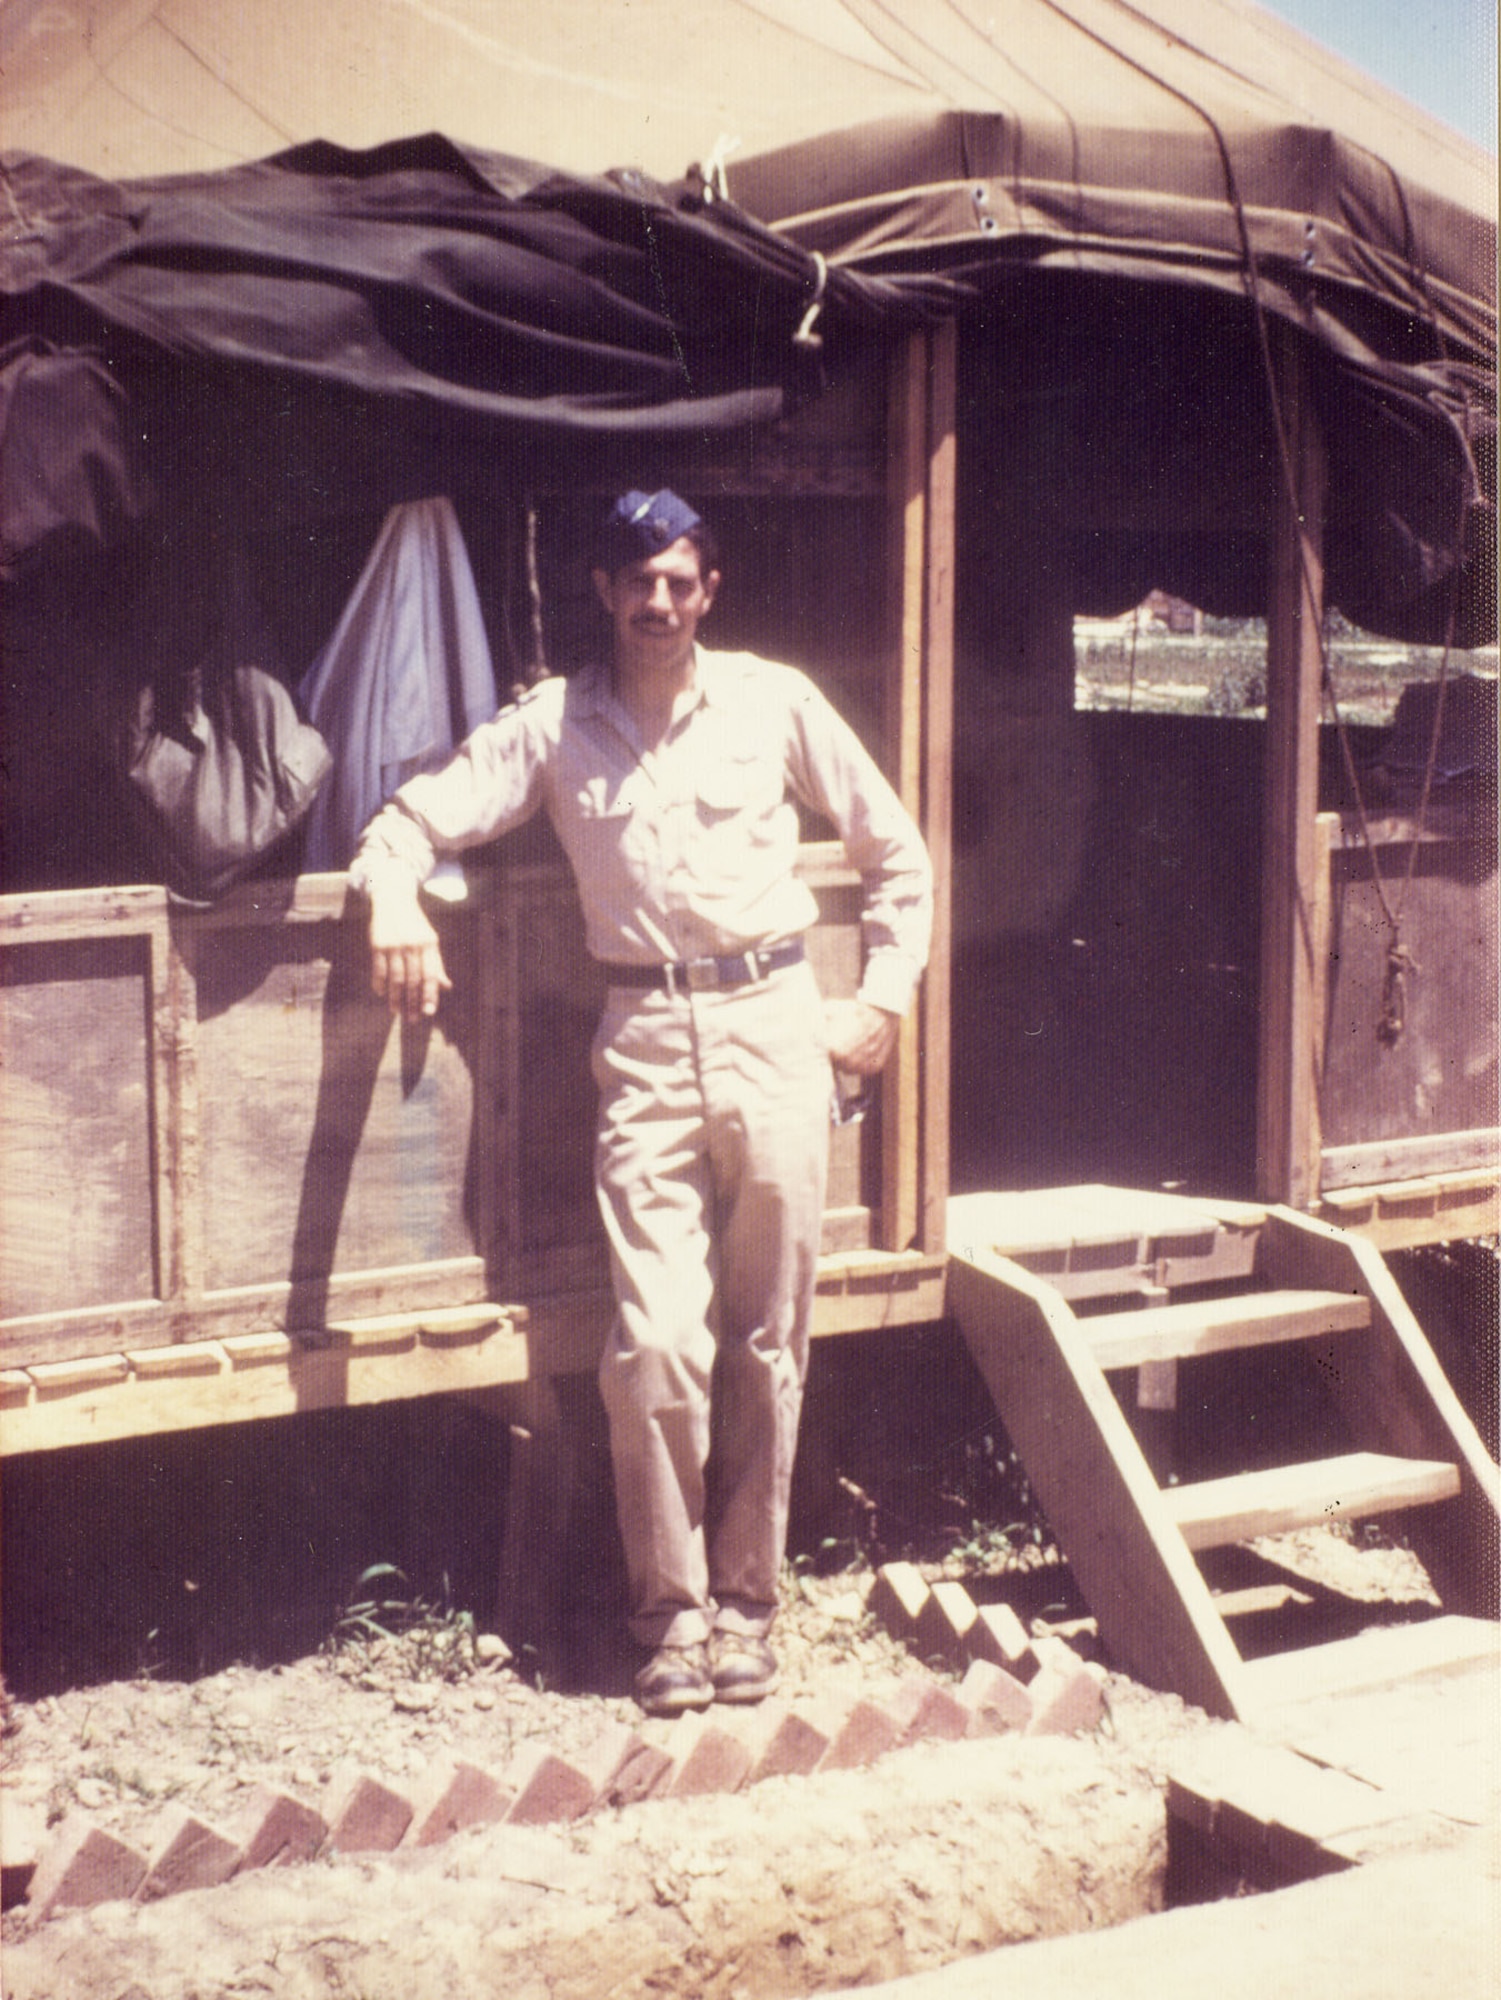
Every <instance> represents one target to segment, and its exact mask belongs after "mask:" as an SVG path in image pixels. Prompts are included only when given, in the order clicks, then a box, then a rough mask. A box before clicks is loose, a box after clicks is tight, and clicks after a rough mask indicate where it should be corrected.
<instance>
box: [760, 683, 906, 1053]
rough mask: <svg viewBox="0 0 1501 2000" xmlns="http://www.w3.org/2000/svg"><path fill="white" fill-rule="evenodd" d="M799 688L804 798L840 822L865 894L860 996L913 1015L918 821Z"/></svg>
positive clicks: (849, 736) (822, 703)
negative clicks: (862, 967)
mask: <svg viewBox="0 0 1501 2000" xmlns="http://www.w3.org/2000/svg"><path fill="white" fill-rule="evenodd" d="M787 671H788V672H790V673H793V674H794V677H795V681H797V682H801V684H802V685H801V688H800V689H798V690H797V691H796V695H795V698H794V701H793V704H792V710H791V715H792V721H793V725H794V736H793V752H792V776H793V783H794V787H795V789H796V791H797V794H798V796H799V797H800V798H801V799H802V800H803V801H804V803H805V804H807V805H811V806H813V807H814V808H815V809H816V810H817V811H818V812H821V813H822V814H823V815H824V817H825V818H826V819H828V820H829V821H831V822H832V824H833V826H834V828H835V831H836V832H837V833H838V835H839V837H840V839H841V840H842V841H843V843H844V849H845V853H846V854H847V855H848V856H849V859H850V865H851V866H852V867H853V868H855V869H857V870H858V871H859V875H860V879H861V882H862V884H863V887H864V903H863V907H862V913H861V915H862V926H863V933H864V946H865V968H864V972H863V974H862V976H861V980H860V988H859V997H860V998H861V999H862V1000H864V1001H867V1002H869V1004H870V1005H871V1006H873V1007H881V1008H884V1009H885V1010H886V1012H887V1013H890V1014H905V1013H906V1012H907V1010H908V1008H909V1007H910V1006H911V1004H912V999H913V995H914V994H915V993H916V991H917V983H918V981H919V979H920V978H921V977H922V973H923V968H924V967H925V966H926V964H927V962H928V951H929V947H930V944H931V941H932V933H933V869H932V864H931V862H930V860H929V858H928V851H927V847H926V845H925V844H924V841H923V837H922V835H921V833H920V832H919V831H918V828H917V825H916V822H915V821H914V820H913V818H912V816H911V814H910V813H909V812H908V811H907V809H906V807H905V806H904V805H903V804H902V802H901V800H900V799H899V798H898V797H897V795H896V792H895V790H894V789H893V788H892V786H891V784H890V783H889V782H888V780H887V778H886V777H885V775H884V773H883V772H882V771H881V769H880V767H879V766H878V765H877V763H876V761H875V759H874V758H873V757H872V756H871V754H870V752H869V751H868V750H867V749H866V748H865V745H864V744H863V743H862V742H861V740H860V738H859V737H858V736H857V735H856V734H855V732H854V730H853V729H851V727H850V726H849V724H848V723H847V722H846V721H845V720H844V718H843V717H842V716H841V715H840V714H839V713H838V712H837V710H836V709H835V708H834V707H833V705H832V704H831V703H830V702H829V701H828V700H827V699H826V698H825V696H824V695H823V694H822V693H821V692H820V691H819V690H818V689H817V688H816V687H815V686H814V685H813V683H812V682H811V681H808V680H807V679H806V678H805V677H804V676H803V675H801V674H797V673H796V672H795V670H793V669H788V670H787Z"/></svg>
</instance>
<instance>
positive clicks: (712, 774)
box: [696, 745, 785, 826]
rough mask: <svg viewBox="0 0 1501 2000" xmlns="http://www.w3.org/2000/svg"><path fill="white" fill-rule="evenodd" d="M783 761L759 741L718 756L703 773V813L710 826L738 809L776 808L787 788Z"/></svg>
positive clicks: (700, 784)
mask: <svg viewBox="0 0 1501 2000" xmlns="http://www.w3.org/2000/svg"><path fill="white" fill-rule="evenodd" d="M784 789H785V787H784V784H783V779H782V771H781V767H780V765H779V764H778V763H777V762H776V761H775V760H774V759H773V758H772V757H771V756H770V755H768V753H767V752H766V751H765V750H763V749H761V748H760V747H759V746H756V745H747V746H746V747H745V748H744V749H743V750H741V751H738V752H733V753H730V754H728V755H726V756H723V757H720V758H717V759H716V760H715V762H714V763H713V765H712V766H710V768H709V769H707V770H705V771H704V772H702V773H701V774H700V776H699V780H698V784H697V787H696V790H697V794H698V811H699V817H700V819H701V820H703V821H704V822H705V824H707V825H709V826H715V825H718V824H720V823H721V822H723V821H724V820H726V819H729V818H731V817H732V816H733V815H735V814H737V813H751V814H758V813H766V812H772V811H774V810H775V809H776V807H777V806H779V805H780V804H781V802H782V796H783V792H784Z"/></svg>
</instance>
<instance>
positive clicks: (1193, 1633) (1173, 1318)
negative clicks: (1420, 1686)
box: [948, 1186, 1501, 1721]
mask: <svg viewBox="0 0 1501 2000" xmlns="http://www.w3.org/2000/svg"><path fill="white" fill-rule="evenodd" d="M948 1245H949V1273H948V1308H949V1311H950V1312H951V1313H952V1314H953V1316H954V1317H955V1319H956V1320H957V1321H958V1324H959V1325H960V1327H961V1328H962V1330H963V1333H964V1337H965V1339H966V1341H967V1342H968V1345H969V1347H970V1350H971V1352H972V1353H973V1355H974V1358H975V1360H976V1362H977V1364H978V1366H979V1368H980V1371H981V1373H982V1375H983V1376H984V1378H985V1382H986V1385H987V1386H988V1388H989V1390H990V1393H991V1395H992V1397H993V1398H994V1400H995V1404H996V1407H997V1409H998V1411H999V1413H1000V1416H1001V1419H1002V1421H1003V1423H1004V1424H1005V1426H1006V1429H1007V1432H1008V1433H1009V1436H1010V1439H1011V1442H1012V1444H1013V1445H1014V1446H1015V1448H1016V1450H1017V1452H1018V1453H1019V1454H1020V1457H1021V1460H1022V1463H1023V1465H1024V1466H1025V1468H1026V1471H1027V1475H1028V1477H1029V1479H1030V1480H1031V1483H1032V1485H1033V1488H1034V1489H1035V1491H1036V1493H1037V1496H1038V1499H1039V1500H1040V1501H1041V1503H1042V1507H1043V1509H1044V1511H1045V1512H1046V1514H1047V1517H1048V1521H1049V1523H1050V1525H1051V1527H1052V1529H1053V1531H1054V1533H1055V1534H1056V1535H1057V1537H1058V1540H1059V1542H1060V1544H1061V1546H1062V1548H1063V1551H1064V1553H1065V1555H1066V1556H1067V1558H1068V1561H1069V1564H1070V1566H1071V1568H1072V1569H1073V1571H1074V1574H1075V1576H1076V1578H1077V1579H1078V1582H1079V1585H1080V1588H1081V1590H1082V1591H1083V1594H1084V1596H1085V1598H1086V1599H1087V1600H1088V1603H1089V1606H1090V1609H1091V1610H1092V1611H1093V1613H1094V1615H1095V1618H1096V1620H1097V1622H1098V1625H1099V1630H1100V1636H1101V1639H1102V1641H1103V1642H1104V1645H1105V1647H1106V1648H1107V1650H1108V1652H1109V1654H1110V1655H1111V1657H1112V1658H1113V1659H1114V1661H1115V1662H1116V1663H1117V1664H1118V1665H1119V1666H1121V1667H1123V1668H1124V1669H1125V1670H1126V1671H1127V1672H1128V1673H1131V1674H1132V1675H1134V1676H1135V1677H1136V1678H1137V1679H1139V1680H1142V1681H1145V1682H1146V1683H1147V1684H1149V1685H1151V1686H1154V1687H1159V1688H1166V1689H1171V1690H1173V1691H1176V1692H1177V1693H1179V1694H1181V1695H1182V1696H1183V1697H1184V1698H1185V1700H1188V1701H1191V1702H1194V1703H1196V1704H1197V1705H1198V1706H1200V1707H1202V1708H1205V1709H1207V1710H1208V1711H1209V1712H1210V1713H1211V1714H1215V1715H1222V1716H1228V1717H1234V1718H1238V1719H1240V1720H1242V1721H1247V1720H1250V1719H1252V1718H1253V1717H1255V1716H1257V1715H1259V1714H1262V1713H1264V1712H1265V1711H1267V1710H1268V1709H1271V1708H1277V1707H1282V1706H1285V1705H1286V1704H1287V1703H1288V1702H1289V1701H1290V1700H1294V1699H1296V1698H1297V1697H1298V1696H1299V1694H1300V1693H1301V1692H1302V1691H1304V1690H1305V1689H1306V1690H1308V1691H1310V1692H1312V1691H1317V1692H1318V1693H1321V1694H1322V1693H1327V1692H1329V1691H1330V1690H1331V1688H1337V1687H1339V1686H1340V1685H1342V1684H1346V1685H1358V1684H1361V1682H1362V1677H1363V1676H1369V1675H1370V1674H1371V1673H1372V1672H1374V1673H1376V1674H1377V1676H1378V1677H1380V1676H1382V1675H1385V1676H1386V1677H1388V1678H1389V1677H1390V1676H1391V1674H1392V1672H1393V1671H1394V1669H1393V1667H1392V1664H1391V1663H1392V1661H1393V1660H1394V1659H1395V1660H1397V1661H1398V1663H1399V1664H1398V1666H1397V1667H1396V1669H1395V1671H1396V1672H1398V1673H1402V1672H1405V1671H1409V1670H1411V1671H1418V1670H1419V1668H1422V1669H1424V1670H1427V1669H1431V1668H1433V1667H1434V1666H1435V1665H1439V1664H1443V1662H1444V1661H1445V1660H1446V1659H1447V1658H1449V1657H1451V1656H1452V1657H1453V1658H1454V1659H1455V1660H1456V1661H1457V1660H1459V1659H1461V1658H1473V1657H1476V1656H1477V1655H1489V1656H1492V1657H1494V1656H1495V1654H1496V1651H1497V1648H1498V1644H1501V1628H1498V1627H1496V1626H1494V1625H1493V1624H1490V1623H1478V1622H1477V1621H1479V1620H1485V1621H1489V1620H1493V1619H1494V1618H1495V1617H1496V1614H1497V1603H1496V1592H1497V1584H1498V1569H1497V1556H1498V1533H1497V1531H1498V1509H1501V1480H1498V1473H1497V1468H1496V1465H1495V1463H1494V1462H1493V1460H1492V1459H1491V1458H1490V1456H1489V1454H1488V1453H1487V1451H1486V1450H1485V1447H1484V1445H1483V1444H1482V1443H1481V1440H1480V1438H1479V1435H1478V1434H1477V1432H1476V1430H1475V1427H1474V1425H1473V1423H1472V1422H1471V1421H1470V1419H1469V1417H1468V1416H1467V1415H1466V1414H1465V1411H1464V1409H1463V1408H1462V1406H1461V1405H1460V1403H1459V1400H1458V1398H1457V1397H1456V1396H1455V1394H1454V1392H1453V1390H1452V1389H1451V1387H1450V1386H1449V1383H1448V1381H1447V1379H1446V1377H1445V1375H1444V1373H1443V1370H1442V1369H1441V1367H1440V1366H1439V1363H1438V1361H1437V1359H1436V1357H1435V1356H1434V1353H1433V1351H1432V1349H1431V1348H1430V1346H1429V1344H1428V1342H1427V1340H1426V1339H1425V1337H1424V1335H1423V1333H1422V1330H1421V1328H1420V1327H1419V1326H1418V1324H1417V1322H1416V1320H1415V1319H1414V1318H1413V1316H1412V1313H1411V1311H1410V1310H1409V1308H1408V1307H1407V1304H1406V1302H1405V1301H1404V1299H1403V1297H1402V1295H1401V1292H1400V1291H1399V1289H1398V1287H1397V1284H1396V1281H1395V1280H1394V1279H1393V1277H1392V1275H1391V1273H1390V1272H1389V1271H1388V1270H1387V1268H1386V1266H1385V1264H1384V1263H1383V1261H1382V1259H1381V1257H1380V1255H1379V1253H1378V1252H1377V1251H1376V1250H1375V1249H1374V1248H1373V1247H1372V1246H1371V1245H1370V1244H1368V1243H1366V1242H1364V1241H1362V1240H1361V1239H1359V1238H1357V1237H1352V1236H1346V1235H1345V1234H1344V1233H1343V1232H1341V1231H1339V1230H1337V1229H1334V1228H1331V1227H1330V1226H1328V1225H1327V1224H1325V1223H1322V1222H1316V1221H1313V1220H1311V1219H1310V1218H1308V1217H1306V1216H1303V1215H1299V1214H1297V1213H1295V1212H1294V1211H1292V1210H1289V1209H1281V1208H1261V1207H1253V1206H1250V1205H1247V1204H1243V1203H1219V1202H1205V1201H1203V1200H1199V1199H1193V1200H1190V1199H1187V1198H1184V1197H1181V1196H1176V1195H1161V1194H1152V1193H1137V1192H1134V1191H1132V1190H1128V1189H1121V1188H1107V1187H1096V1186H1088V1187H1075V1188H1057V1189H1047V1190H1043V1191H1040V1192H1031V1193H1026V1194H975V1195H961V1196H956V1197H955V1198H954V1199H953V1200H952V1201H951V1202H950V1204H949V1215H948ZM1288 1342H1297V1343H1299V1344H1300V1346H1301V1348H1302V1350H1303V1352H1304V1353H1305V1354H1306V1355H1307V1356H1308V1357H1310V1358H1311V1360H1312V1361H1313V1363H1314V1366H1315V1369H1316V1374H1317V1379H1318V1380H1319V1381H1321V1383H1322V1385H1323V1388H1324V1390H1325V1391H1327V1394H1328V1399H1329V1401H1330V1403H1331V1404H1332V1405H1333V1406H1334V1408H1335V1410H1336V1412H1337V1413H1338V1418H1339V1420H1341V1421H1342V1427H1343V1428H1344V1429H1346V1430H1347V1432H1348V1438H1347V1439H1344V1440H1341V1442H1343V1443H1346V1444H1347V1445H1348V1448H1346V1449H1343V1450H1341V1451H1340V1452H1339V1453H1338V1454H1337V1455H1335V1456H1332V1457H1320V1458H1316V1459H1313V1460H1304V1461H1303V1462H1299V1463H1275V1464H1272V1465H1266V1464H1264V1463H1258V1462H1257V1461H1258V1459H1259V1458H1260V1457H1263V1456H1264V1455H1265V1447H1264V1442H1263V1437H1262V1433H1264V1432H1265V1431H1266V1430H1267V1429H1268V1422H1267V1421H1266V1420H1267V1419H1270V1418H1274V1417H1276V1416H1277V1415H1278V1414H1279V1412H1278V1410H1277V1407H1276V1405H1277V1403H1278V1400H1279V1394H1280V1398H1281V1400H1282V1402H1283V1404H1284V1405H1285V1406H1290V1405H1291V1404H1293V1403H1294V1402H1295V1401H1296V1399H1297V1398H1298V1396H1299V1394H1300V1390H1299V1387H1298V1384H1299V1383H1302V1384H1304V1385H1306V1384H1307V1382H1308V1379H1309V1378H1308V1376H1307V1374H1306V1372H1304V1373H1302V1374H1301V1375H1298V1374H1295V1372H1294V1371H1293V1370H1291V1369H1288V1368H1281V1367H1279V1366H1278V1364H1277V1358H1276V1357H1275V1356H1271V1357H1268V1355H1267V1352H1266V1350H1268V1349H1271V1348H1276V1347H1278V1346H1279V1345H1282V1344H1284V1343H1288ZM1236 1350H1243V1351H1244V1360H1243V1361H1241V1360H1237V1361H1236V1362H1233V1363H1221V1364H1216V1365H1217V1366H1218V1367H1219V1370H1220V1374H1221V1376H1223V1375H1224V1373H1225V1371H1226V1369H1227V1368H1229V1367H1246V1368H1252V1369H1258V1370H1259V1371H1260V1372H1259V1374H1258V1376H1257V1377H1256V1380H1257V1383H1258V1393H1259V1398H1260V1400H1259V1402H1258V1401H1257V1399H1256V1398H1254V1397H1253V1398H1252V1399H1251V1401H1250V1403H1249V1405H1248V1406H1245V1407H1246V1409H1247V1414H1248V1415H1249V1418H1250V1421H1249V1423H1248V1425H1247V1428H1248V1430H1251V1431H1255V1432H1256V1435H1255V1436H1254V1437H1245V1438H1236V1437H1233V1436H1230V1435H1226V1436H1224V1437H1223V1440H1221V1438H1220V1436H1219V1434H1218V1433H1216V1436H1215V1453H1216V1458H1217V1459H1218V1461H1219V1462H1220V1463H1222V1464H1223V1465H1224V1466H1225V1467H1226V1472H1225V1474H1224V1476H1219V1477H1215V1478H1211V1479H1207V1480H1198V1481H1195V1482H1194V1483H1191V1484H1180V1483H1177V1482H1176V1481H1175V1480H1174V1478H1173V1477H1172V1475H1171V1473H1170V1472H1169V1471H1168V1470H1167V1468H1166V1467H1165V1466H1164V1464H1163V1458H1164V1456H1165V1455H1166V1454H1165V1453H1164V1451H1163V1444H1164V1442H1165V1438H1166V1432H1165V1430H1164V1416H1163V1414H1162V1413H1165V1412H1168V1411H1171V1410H1172V1409H1173V1408H1174V1407H1175V1406H1176V1404H1177V1403H1178V1401H1179V1399H1180V1394H1182V1395H1184V1396H1189V1395H1192V1394H1193V1384H1194V1381H1195V1371H1196V1370H1200V1371H1202V1369H1203V1367H1204V1364H1205V1363H1206V1362H1207V1360H1208V1358H1209V1357H1211V1356H1224V1355H1230V1354H1233V1353H1235V1351H1236ZM1253 1354H1254V1355H1259V1356H1260V1357H1261V1359H1260V1360H1259V1361H1255V1360H1253V1359H1252V1356H1253ZM1125 1371H1134V1375H1135V1384H1134V1386H1135V1399H1134V1400H1135V1404H1136V1412H1133V1415H1132V1416H1131V1417H1128V1415H1127V1410H1126V1407H1125V1402H1126V1400H1127V1399H1128V1398H1129V1396H1130V1390H1131V1387H1132V1384H1131V1382H1130V1379H1129V1378H1128V1377H1127V1378H1126V1379H1124V1380H1123V1377H1124V1376H1125ZM1110 1377H1114V1378H1115V1382H1116V1383H1117V1384H1118V1385H1120V1388H1121V1392H1122V1393H1121V1395H1119V1396H1118V1395H1117V1392H1116V1388H1115V1387H1113V1386H1112V1383H1111V1381H1110V1379H1108V1378H1110ZM1301 1393H1303V1394H1306V1393H1307V1392H1306V1386H1305V1388H1304V1389H1303V1390H1302V1392H1301ZM1281 1414H1282V1415H1286V1416H1291V1417H1294V1418H1296V1417H1297V1416H1298V1415H1299V1414H1300V1412H1299V1411H1298V1410H1297V1409H1296V1408H1292V1407H1284V1408H1283V1409H1282V1411H1281ZM1258 1418H1259V1419H1261V1420H1262V1421H1261V1422H1260V1425H1259V1429H1258V1426H1257V1419H1258ZM1166 1422H1167V1423H1170V1422H1171V1419H1170V1418H1168V1419H1166ZM1294 1428H1296V1425H1295V1426H1294ZM1149 1456H1150V1457H1155V1458H1156V1459H1157V1469H1156V1470H1155V1471H1154V1469H1153V1465H1152V1464H1151V1463H1149ZM1372 1515H1380V1516H1381V1517H1382V1518H1383V1520H1384V1522H1385V1523H1386V1524H1387V1525H1388V1526H1389V1527H1394V1528H1396V1529H1397V1530H1398V1531H1399V1532H1400V1533H1401V1534H1402V1535H1403V1536H1404V1538H1405V1539H1406V1540H1407V1542H1408V1544H1409V1546H1410V1547H1412V1548H1413V1550H1414V1551H1415V1552H1416V1553H1417V1555H1418V1556H1419V1558H1420V1559H1421V1560H1422V1562H1423V1564H1424V1566H1425V1568H1426V1569H1427V1571H1428V1575H1429V1578H1430V1581H1431V1582H1432V1584H1433V1586H1434V1589H1435V1591H1436V1592H1437V1594H1438V1596H1439V1598H1440V1600H1441V1602H1442V1605H1443V1610H1444V1613H1445V1616H1443V1617H1442V1618H1439V1619H1436V1620H1431V1621H1427V1622H1424V1623H1422V1624H1419V1625H1415V1626H1414V1627H1412V1628H1411V1630H1410V1632H1408V1633H1404V1634H1387V1635H1383V1637H1384V1638H1385V1639H1387V1640H1391V1639H1397V1640H1398V1641H1399V1642H1400V1643H1399V1644H1398V1646H1397V1647H1396V1649H1395V1650H1394V1649H1393V1647H1392V1646H1391V1645H1390V1644H1385V1645H1383V1646H1380V1647H1377V1648H1375V1649H1371V1648H1368V1647H1366V1646H1364V1644H1363V1641H1362V1640H1361V1639H1360V1638H1355V1639H1343V1640H1337V1641H1334V1642H1332V1643H1325V1644H1323V1645H1321V1646H1317V1647H1311V1648H1304V1649H1301V1650H1298V1651H1295V1652H1291V1653H1283V1654H1274V1655H1271V1656H1268V1657H1265V1658H1257V1659H1243V1658H1242V1657H1241V1653H1240V1651H1239V1649H1238V1648H1237V1645H1236V1643H1235V1641H1234V1639H1233V1638H1232V1636H1231V1632H1230V1629H1229V1627H1228V1626H1227V1624H1226V1618H1225V1615H1224V1614H1225V1609H1226V1605H1225V1602H1224V1600H1220V1599H1217V1598H1216V1597H1215V1595H1214V1593H1213V1591H1212V1590H1211V1587H1210V1584H1209V1582H1208V1581H1207V1580H1206V1577H1205V1575H1204V1573H1203V1570H1202V1569H1201V1567H1200V1562H1199V1559H1198V1558H1199V1556H1200V1554H1201V1553H1202V1552H1204V1551H1207V1550H1211V1549H1216V1548H1223V1547H1227V1546H1230V1545H1233V1544H1239V1543H1243V1542H1246V1541H1248V1540H1250V1539H1252V1538H1253V1537H1256V1536H1260V1535H1273V1534H1280V1533H1283V1532H1285V1531H1287V1530H1290V1529H1295V1528H1300V1527H1308V1526H1311V1525H1315V1524H1318V1523H1323V1522H1328V1521H1330V1520H1333V1519H1354V1518H1360V1517H1366V1516H1372ZM1378 1661H1379V1662H1380V1664H1379V1665H1377V1664H1376V1663H1377V1662H1378ZM1403 1661H1408V1662H1410V1663H1411V1665H1410V1668H1409V1667H1404V1666H1403V1665H1402V1664H1401V1662H1403Z"/></svg>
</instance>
